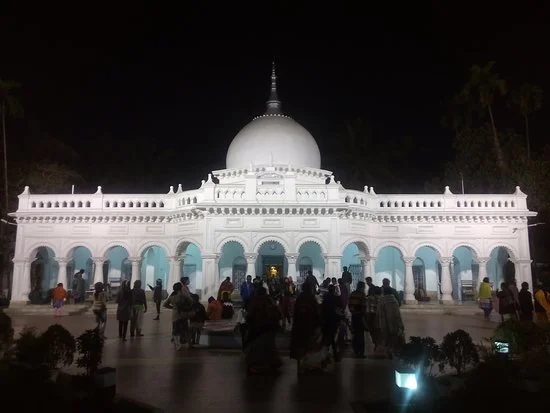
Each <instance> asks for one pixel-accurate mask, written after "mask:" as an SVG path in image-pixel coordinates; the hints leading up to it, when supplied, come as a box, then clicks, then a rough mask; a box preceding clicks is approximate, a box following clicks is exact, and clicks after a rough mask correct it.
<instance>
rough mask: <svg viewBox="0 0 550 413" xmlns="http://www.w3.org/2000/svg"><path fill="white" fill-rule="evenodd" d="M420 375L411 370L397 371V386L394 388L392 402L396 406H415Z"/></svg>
mask: <svg viewBox="0 0 550 413" xmlns="http://www.w3.org/2000/svg"><path fill="white" fill-rule="evenodd" d="M418 388H419V383H418V375H417V373H416V372H415V371H414V370H411V369H401V368H400V369H396V370H395V385H394V386H393V391H392V399H391V402H392V404H393V405H395V406H408V405H410V404H414V399H415V395H416V394H417V392H418Z"/></svg>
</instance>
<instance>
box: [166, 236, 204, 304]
mask: <svg viewBox="0 0 550 413" xmlns="http://www.w3.org/2000/svg"><path fill="white" fill-rule="evenodd" d="M177 257H179V258H180V260H179V261H178V265H179V267H178V268H177V270H176V280H175V282H177V281H179V280H180V279H181V277H183V276H185V277H189V289H190V290H191V292H193V291H194V292H195V293H196V294H199V295H200V293H201V291H202V290H203V289H204V285H203V276H202V275H203V274H202V256H201V250H200V249H199V247H198V246H197V245H196V244H194V243H192V242H187V241H185V242H182V243H181V244H180V245H179V246H178V248H177ZM171 288H172V286H170V288H169V289H171Z"/></svg>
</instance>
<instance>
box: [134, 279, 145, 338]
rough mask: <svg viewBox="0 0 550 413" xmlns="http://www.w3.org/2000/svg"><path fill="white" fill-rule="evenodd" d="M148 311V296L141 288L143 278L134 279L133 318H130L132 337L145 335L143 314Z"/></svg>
mask: <svg viewBox="0 0 550 413" xmlns="http://www.w3.org/2000/svg"><path fill="white" fill-rule="evenodd" d="M146 312H147V298H146V297H145V291H143V288H141V280H136V281H134V288H133V289H132V318H131V319H130V337H134V335H135V336H136V337H143V333H142V332H141V331H142V330H141V329H142V326H143V315H144V314H145V313H146Z"/></svg>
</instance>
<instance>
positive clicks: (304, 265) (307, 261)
mask: <svg viewBox="0 0 550 413" xmlns="http://www.w3.org/2000/svg"><path fill="white" fill-rule="evenodd" d="M296 265H297V266H298V268H297V270H298V280H297V281H298V285H301V284H303V282H304V280H305V276H306V274H307V272H308V271H311V272H312V273H313V275H314V276H315V277H316V278H317V279H318V280H322V279H323V276H324V274H325V260H324V259H323V255H322V251H321V247H320V246H319V244H317V243H316V242H313V241H307V242H304V243H303V244H302V245H301V246H300V249H299V250H298V260H297V261H296ZM292 270H293V269H292V268H291V269H290V271H291V272H295V271H292Z"/></svg>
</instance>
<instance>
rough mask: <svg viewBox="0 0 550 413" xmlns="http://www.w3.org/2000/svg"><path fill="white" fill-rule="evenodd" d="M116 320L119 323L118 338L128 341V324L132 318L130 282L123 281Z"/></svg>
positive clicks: (117, 299) (118, 295)
mask: <svg viewBox="0 0 550 413" xmlns="http://www.w3.org/2000/svg"><path fill="white" fill-rule="evenodd" d="M116 302H117V308H116V319H117V321H118V338H119V339H121V340H122V341H126V334H127V332H128V322H129V321H130V318H132V290H131V289H130V282H129V281H128V280H124V281H122V285H121V287H120V291H119V293H118V294H117V298H116Z"/></svg>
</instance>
